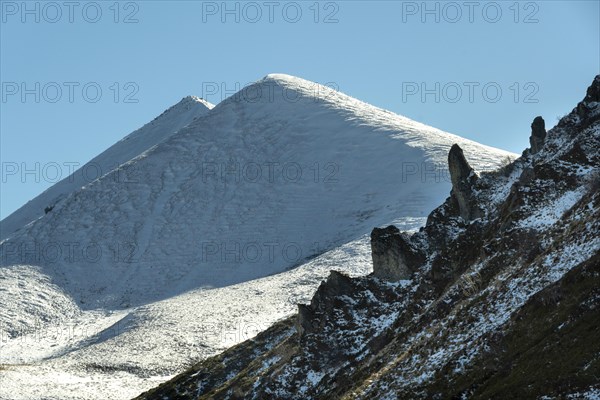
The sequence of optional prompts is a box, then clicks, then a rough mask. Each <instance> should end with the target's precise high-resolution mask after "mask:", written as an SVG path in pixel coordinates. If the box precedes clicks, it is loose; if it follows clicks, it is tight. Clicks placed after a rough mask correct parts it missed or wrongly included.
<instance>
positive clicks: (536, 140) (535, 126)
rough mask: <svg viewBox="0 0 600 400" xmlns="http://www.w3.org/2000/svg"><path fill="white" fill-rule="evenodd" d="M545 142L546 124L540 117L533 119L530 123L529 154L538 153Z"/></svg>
mask: <svg viewBox="0 0 600 400" xmlns="http://www.w3.org/2000/svg"><path fill="white" fill-rule="evenodd" d="M545 141H546V123H545V122H544V119H543V118H542V117H539V116H538V117H535V119H534V120H533V122H532V123H531V136H530V137H529V144H530V145H531V154H536V153H538V152H539V151H540V150H541V148H542V147H543V146H544V142H545Z"/></svg>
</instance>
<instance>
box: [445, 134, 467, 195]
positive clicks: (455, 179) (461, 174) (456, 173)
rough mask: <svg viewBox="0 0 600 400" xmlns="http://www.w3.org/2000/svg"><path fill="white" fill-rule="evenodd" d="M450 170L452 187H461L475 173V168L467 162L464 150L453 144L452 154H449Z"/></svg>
mask: <svg viewBox="0 0 600 400" xmlns="http://www.w3.org/2000/svg"><path fill="white" fill-rule="evenodd" d="M448 168H449V169H450V179H452V187H455V186H457V185H459V184H460V182H463V181H464V180H466V179H467V178H468V177H469V176H470V175H471V173H472V172H473V168H471V166H470V165H469V163H468V162H467V159H466V158H465V154H464V153H463V150H462V149H461V148H460V146H459V145H457V144H453V145H452V147H451V148H450V153H448Z"/></svg>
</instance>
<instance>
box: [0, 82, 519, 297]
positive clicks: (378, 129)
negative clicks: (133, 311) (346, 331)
mask: <svg viewBox="0 0 600 400" xmlns="http://www.w3.org/2000/svg"><path fill="white" fill-rule="evenodd" d="M315 88H317V89H318V91H319V93H318V95H315V90H316V89H315ZM252 91H256V92H258V93H260V94H261V97H259V98H258V100H255V99H254V98H250V97H248V96H249V95H244V96H242V97H239V96H235V95H234V96H232V97H231V98H229V99H228V100H226V101H224V102H222V103H221V104H219V105H218V106H216V107H215V108H214V109H213V110H211V112H209V113H208V114H207V115H205V116H204V117H203V118H202V119H200V120H198V121H196V122H192V123H191V124H190V125H188V126H187V127H186V128H184V129H182V130H180V131H179V132H177V133H176V134H174V135H171V136H170V137H169V138H168V139H167V140H165V141H163V142H161V143H160V144H159V145H157V146H155V147H153V148H151V149H149V150H148V151H146V152H145V153H143V154H142V155H140V156H138V157H137V158H134V159H133V160H131V161H129V162H128V163H126V164H125V166H126V167H129V166H130V168H129V169H127V168H126V171H127V170H131V171H135V176H133V177H129V176H126V177H125V178H124V177H123V174H121V175H119V172H120V171H112V172H110V173H109V174H107V175H105V176H103V177H102V178H100V179H98V180H96V181H94V182H92V183H91V184H89V185H87V186H85V187H84V188H82V189H80V190H77V191H75V192H73V193H72V194H71V195H70V196H69V197H68V198H66V199H65V200H63V201H61V202H60V203H58V204H57V205H56V206H55V208H54V209H53V210H52V211H51V212H50V213H48V214H47V215H45V216H44V217H43V218H42V219H39V220H37V221H35V222H34V223H33V224H32V225H30V226H28V227H27V228H26V229H24V230H23V231H22V232H19V234H16V235H14V236H12V237H11V238H10V239H9V240H6V241H5V242H3V243H2V245H1V248H0V250H1V251H2V252H3V257H2V264H3V265H11V264H19V265H20V264H32V265H40V266H41V267H43V269H44V272H45V273H47V274H48V275H50V276H51V277H52V279H53V281H54V282H55V283H56V284H57V285H59V286H60V287H62V288H63V289H65V290H66V291H67V292H68V293H69V295H70V296H72V297H73V298H74V299H76V301H77V302H79V303H80V304H82V306H83V307H84V308H96V307H103V306H107V307H129V306H132V305H139V304H144V303H146V302H148V301H152V300H157V299H160V298H165V297H169V296H171V295H173V294H177V293H182V292H184V291H186V290H190V289H194V288H197V287H198V286H206V287H211V286H224V285H228V284H233V283H238V282H242V281H245V280H249V279H254V278H258V277H261V276H265V275H269V274H272V273H276V272H281V271H283V270H285V269H286V268H290V267H293V266H295V265H298V264H299V263H300V262H302V261H303V260H304V259H306V258H308V257H311V256H313V255H316V254H318V253H320V252H322V251H323V250H327V249H330V248H332V247H333V246H335V245H340V244H343V243H345V242H347V241H348V240H351V239H354V238H356V237H358V236H360V235H363V234H365V233H367V232H368V231H369V230H370V227H371V226H374V225H380V224H381V223H383V222H385V221H389V220H391V219H393V218H396V217H398V216H422V215H424V214H425V213H426V212H427V210H428V209H430V208H431V207H432V206H433V204H435V202H436V201H439V199H440V198H441V197H442V196H443V193H445V192H447V190H448V188H449V183H448V182H447V181H448V179H447V172H446V171H447V170H446V168H445V167H442V166H443V165H444V164H445V163H444V162H443V161H442V160H443V159H444V158H445V153H446V152H447V149H448V148H449V147H450V146H451V145H452V143H454V142H459V143H461V145H463V146H464V147H465V150H466V152H467V154H469V155H471V156H472V157H473V159H474V160H475V161H474V164H475V167H476V168H478V169H489V168H493V167H494V166H498V165H499V164H500V163H501V162H502V159H503V158H505V157H507V156H509V155H510V153H506V152H503V151H500V150H494V149H491V148H487V147H485V146H481V145H479V144H476V143H473V142H470V141H467V140H464V139H460V138H458V137H456V136H454V135H450V134H447V133H444V132H441V131H439V130H436V129H434V128H430V127H427V126H425V125H422V124H419V123H416V122H413V121H410V120H408V119H406V118H403V117H400V116H395V115H394V114H391V113H389V112H386V111H383V110H380V109H377V108H375V107H372V106H368V105H366V104H364V103H361V102H359V101H358V100H355V99H352V98H350V97H348V96H345V95H343V94H340V93H337V92H334V91H331V90H329V89H326V88H323V87H319V86H317V85H316V84H313V83H310V82H307V81H303V80H300V79H298V78H292V77H288V76H283V75H273V76H268V77H267V78H265V79H264V80H262V81H260V82H259V83H257V84H255V85H253V86H252V87H250V88H247V89H245V93H250V92H252ZM290 98H294V101H291V100H289V99H290ZM415 168H416V170H415ZM422 172H423V173H425V172H426V173H428V174H429V175H425V176H422V175H421V173H422ZM125 175H126V174H125ZM57 238H59V243H58V245H57V246H56V248H52V249H48V248H47V247H48V245H47V244H48V243H55V242H56V240H57ZM71 243H74V245H72V246H71V245H70V244H71ZM36 246H39V247H40V250H39V251H36V250H34V251H33V254H31V253H30V252H28V250H27V249H29V248H33V249H36ZM53 250H55V253H53V252H52V251H53ZM46 253H50V254H46ZM55 254H58V255H57V256H54V255H55Z"/></svg>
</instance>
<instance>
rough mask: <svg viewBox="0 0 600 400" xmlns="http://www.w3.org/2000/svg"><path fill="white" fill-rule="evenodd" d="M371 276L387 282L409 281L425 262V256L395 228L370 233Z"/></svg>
mask: <svg viewBox="0 0 600 400" xmlns="http://www.w3.org/2000/svg"><path fill="white" fill-rule="evenodd" d="M371 254H372V257H373V275H375V276H376V277H378V278H381V279H385V280H388V281H399V280H403V279H409V278H410V276H411V275H412V273H413V272H415V271H416V270H417V269H418V268H419V267H420V266H421V265H422V264H423V262H424V261H425V256H424V255H423V254H422V253H421V252H420V251H419V250H417V249H416V248H415V246H413V245H412V244H411V242H410V237H409V236H408V235H407V234H405V233H403V232H400V231H399V230H398V228H396V227H395V226H392V225H390V226H388V227H387V228H383V229H380V228H375V229H373V231H372V232H371Z"/></svg>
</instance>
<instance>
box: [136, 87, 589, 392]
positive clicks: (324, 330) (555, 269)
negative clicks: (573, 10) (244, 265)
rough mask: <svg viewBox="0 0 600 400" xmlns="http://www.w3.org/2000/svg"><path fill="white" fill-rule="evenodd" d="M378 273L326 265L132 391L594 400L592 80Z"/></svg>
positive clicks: (386, 238) (457, 151)
mask: <svg viewBox="0 0 600 400" xmlns="http://www.w3.org/2000/svg"><path fill="white" fill-rule="evenodd" d="M448 161H449V169H450V172H451V177H452V184H453V185H452V192H451V195H450V197H449V198H448V199H447V200H446V201H445V202H444V203H443V204H442V205H441V206H440V207H438V208H437V209H435V210H434V211H433V212H432V213H431V214H430V215H429V217H428V220H427V224H426V226H425V227H423V228H422V229H421V230H420V231H419V232H418V233H415V234H413V235H412V236H409V235H407V234H404V233H401V232H399V231H398V230H397V229H396V228H395V227H393V226H391V227H387V228H384V229H374V230H373V232H372V235H371V239H372V252H373V267H374V273H373V274H372V275H369V276H367V277H361V278H349V277H347V276H345V275H344V274H342V273H339V272H336V271H332V272H331V275H330V276H329V277H328V279H327V280H326V281H324V282H323V283H322V284H321V286H320V287H319V289H318V291H317V293H316V294H315V296H314V297H313V299H312V301H311V303H310V304H308V305H300V306H299V310H298V315H297V316H295V317H292V318H289V319H286V320H282V321H280V322H279V323H278V324H276V325H274V326H273V327H271V328H270V329H269V330H267V331H265V332H263V333H261V334H260V335H258V336H257V337H256V338H254V339H253V340H250V341H247V342H244V343H241V344H239V345H238V346H236V347H233V348H231V349H229V350H228V351H226V352H224V353H222V354H221V355H219V356H216V357H213V358H210V359H207V360H205V361H202V362H200V363H199V364H197V365H195V366H194V367H192V368H191V369H189V370H188V371H186V372H184V373H182V374H181V375H179V376H177V377H175V378H174V379H173V380H171V381H169V382H167V383H165V384H163V385H161V386H159V387H158V388H156V389H154V390H152V391H150V392H147V393H144V394H143V395H141V396H140V397H139V398H140V399H158V398H169V399H190V398H200V399H238V398H245V399H267V398H269V399H292V398H293V399H309V398H315V399H316V398H319V399H325V398H327V399H396V398H399V399H419V398H422V399H432V398H433V399H453V398H456V399H463V398H469V399H488V398H496V399H507V398H527V399H554V398H561V399H562V398H566V399H571V398H594V396H598V395H599V394H600V318H599V315H600V313H599V307H600V215H599V214H600V193H599V191H598V189H599V188H600V76H597V77H596V78H595V79H594V81H593V83H592V85H591V86H590V87H589V89H588V91H587V94H586V96H585V98H584V99H583V101H581V102H580V103H579V104H578V105H577V107H576V108H575V109H574V110H573V111H572V112H571V113H569V114H568V115H566V116H565V117H564V118H562V119H561V120H560V122H559V123H558V124H557V125H556V126H555V127H554V128H553V129H551V130H550V131H548V132H546V130H545V127H544V121H543V119H542V118H539V117H538V118H536V119H535V120H534V122H533V124H532V136H531V149H528V150H525V151H524V152H523V155H522V157H520V158H519V159H517V160H516V161H514V162H513V163H511V164H510V165H507V166H506V167H504V168H502V169H500V170H498V171H495V172H492V173H482V174H481V175H478V174H476V173H475V172H474V171H473V170H472V168H471V167H470V165H469V163H468V159H466V158H465V156H464V154H463V152H462V150H461V148H460V147H458V146H454V147H452V149H451V151H450V154H449V157H448Z"/></svg>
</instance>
